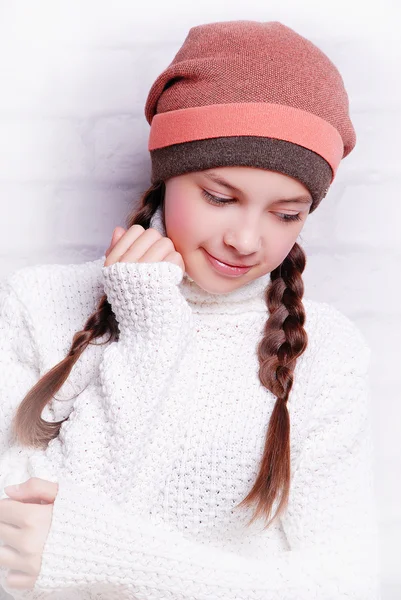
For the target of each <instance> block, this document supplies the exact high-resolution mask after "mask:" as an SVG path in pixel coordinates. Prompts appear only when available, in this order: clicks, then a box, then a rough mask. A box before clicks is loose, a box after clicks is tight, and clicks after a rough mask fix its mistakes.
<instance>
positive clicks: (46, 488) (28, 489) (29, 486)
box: [4, 477, 58, 504]
mask: <svg viewBox="0 0 401 600" xmlns="http://www.w3.org/2000/svg"><path fill="white" fill-rule="evenodd" d="M4 491H5V492H6V494H7V496H9V497H10V498H13V499H15V500H20V501H21V502H37V503H41V504H46V503H47V502H54V500H55V499H56V496H57V492H58V483H54V482H53V481H47V480H46V479H40V478H39V477H31V478H30V479H28V480H27V481H24V482H23V483H19V484H18V485H9V486H7V487H5V488H4ZM41 500H42V501H43V502H40V501H41Z"/></svg>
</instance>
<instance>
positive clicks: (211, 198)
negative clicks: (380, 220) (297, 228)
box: [202, 190, 302, 223]
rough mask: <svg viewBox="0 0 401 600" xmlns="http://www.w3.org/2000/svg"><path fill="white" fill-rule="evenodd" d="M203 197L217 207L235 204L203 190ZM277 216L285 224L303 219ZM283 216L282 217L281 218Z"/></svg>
mask: <svg viewBox="0 0 401 600" xmlns="http://www.w3.org/2000/svg"><path fill="white" fill-rule="evenodd" d="M202 195H203V196H204V197H205V198H206V200H207V201H208V202H210V204H215V205H220V206H221V205H222V204H231V203H232V202H234V200H223V199H222V198H219V197H218V196H213V195H212V194H209V192H207V191H206V190H202ZM275 214H276V215H278V218H279V219H280V221H283V222H284V223H290V222H292V221H301V220H302V219H300V217H299V213H298V214H297V215H287V214H285V213H275ZM280 215H282V216H280Z"/></svg>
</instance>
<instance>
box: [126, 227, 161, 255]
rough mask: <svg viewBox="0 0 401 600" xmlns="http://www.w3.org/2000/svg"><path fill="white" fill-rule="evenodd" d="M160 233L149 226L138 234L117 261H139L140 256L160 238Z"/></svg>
mask: <svg viewBox="0 0 401 600" xmlns="http://www.w3.org/2000/svg"><path fill="white" fill-rule="evenodd" d="M162 237H163V236H162V235H161V233H160V232H159V231H157V230H156V229H153V228H152V227H150V228H149V229H146V230H145V231H144V232H143V233H142V235H141V236H139V237H138V238H137V239H136V240H135V241H134V242H133V244H131V246H130V247H129V248H128V249H127V250H126V252H125V253H124V254H123V255H122V256H121V257H120V259H119V261H120V262H122V263H124V262H140V260H141V258H142V256H143V255H144V254H145V252H146V251H147V250H149V248H150V247H151V246H153V244H154V243H155V242H157V241H158V240H160V239H162Z"/></svg>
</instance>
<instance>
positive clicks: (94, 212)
mask: <svg viewBox="0 0 401 600" xmlns="http://www.w3.org/2000/svg"><path fill="white" fill-rule="evenodd" d="M396 4H397V1H396V0H394V2H391V0H387V2H385V1H381V2H380V3H379V2H377V3H376V2H370V3H369V2H366V1H364V2H362V1H361V0H349V1H347V2H344V1H338V0H336V2H330V1H329V0H327V1H325V2H322V1H321V0H319V1H316V2H312V1H310V0H309V1H308V0H302V1H299V0H298V1H296V0H293V1H289V0H280V2H267V1H265V0H263V1H262V0H259V1H257V2H256V1H254V0H246V1H245V2H238V1H236V0H230V1H229V2H228V1H227V2H224V1H222V0H220V1H218V0H217V1H216V0H213V1H211V0H204V1H203V2H201V3H197V2H195V3H193V2H191V1H190V0H186V1H181V0H180V1H179V2H178V1H177V0H170V1H169V2H166V1H165V0H164V1H161V0H152V1H151V2H142V1H141V2H136V1H135V0H126V1H123V0H114V1H113V2H106V1H101V0H98V1H97V2H92V1H88V0H86V1H85V0H81V1H78V0H72V1H71V0H70V1H67V0H63V1H57V0H52V1H49V2H45V1H43V0H36V1H25V2H18V0H14V1H13V0H10V1H7V0H0V50H1V52H0V75H1V77H0V86H1V91H0V211H1V213H0V214H1V218H0V278H1V277H4V276H6V275H7V274H8V273H10V272H11V271H14V270H16V269H17V268H19V267H22V266H25V265H33V264H38V263H79V262H83V261H87V260H94V259H95V258H99V257H100V256H101V255H102V254H103V253H104V251H105V249H106V248H107V246H108V245H109V241H110V237H111V233H112V231H113V229H114V227H115V226H116V225H123V226H125V225H126V223H125V218H126V216H127V214H128V212H130V211H131V209H132V206H134V205H135V203H136V201H137V200H138V199H139V196H140V194H141V193H142V192H143V191H144V190H145V189H146V188H147V187H148V185H149V182H150V180H149V176H150V159H149V153H148V151H147V139H148V133H149V125H148V123H147V122H146V120H145V117H144V112H143V110H144V104H145V101H146V96H147V93H148V91H149V88H150V86H151V84H152V83H153V81H154V79H155V78H156V77H157V76H158V75H159V73H161V71H162V70H164V69H165V68H166V67H167V65H168V64H169V63H170V62H171V60H172V59H173V57H174V55H175V53H176V52H177V50H178V49H179V47H180V46H181V44H182V42H183V40H184V38H185V36H186V34H187V32H188V29H189V28H190V27H192V26H194V25H198V24H201V23H208V22H213V21H220V20H235V19H252V20H259V21H271V20H275V21H276V20H277V21H281V22H282V23H284V24H286V25H288V26H289V27H292V28H293V29H295V30H296V31H297V32H298V33H300V34H301V35H303V36H305V37H307V38H308V39H310V40H311V41H312V42H314V43H315V44H316V45H318V46H319V47H320V48H321V49H322V50H323V51H324V52H325V53H326V54H327V55H328V56H329V58H330V59H331V60H332V61H333V62H334V63H335V64H336V65H337V67H338V69H339V70H340V73H341V74H342V76H343V79H344V82H345V86H346V89H347V91H348V95H349V99H350V112H351V119H352V121H353V124H354V127H355V129H356V133H357V145H356V147H355V149H354V150H353V152H352V153H351V154H350V155H349V156H348V157H347V158H346V159H344V160H343V162H342V163H341V165H340V168H339V171H338V174H337V177H336V179H335V182H334V183H333V185H332V187H331V188H330V191H329V193H328V195H327V196H326V198H325V199H324V200H323V202H322V204H321V205H320V206H319V208H318V210H317V211H316V212H315V213H313V215H311V216H310V218H309V220H308V221H307V223H306V225H305V227H304V229H303V232H302V234H301V238H300V241H301V243H302V245H303V247H304V248H305V250H306V252H307V256H308V264H307V267H306V271H305V273H304V281H305V295H308V296H309V297H312V298H314V299H316V300H323V301H326V302H329V303H331V304H333V305H335V306H336V307H337V308H339V309H340V310H341V311H343V312H344V313H345V314H347V315H348V316H349V317H351V318H352V319H353V320H354V321H355V322H356V323H357V325H359V327H360V328H361V329H362V331H363V332H364V333H365V335H366V337H367V339H368V342H369V343H370V345H371V347H372V350H373V356H372V366H371V380H372V415H373V420H374V423H373V426H374V433H375V443H376V459H375V474H376V482H377V503H378V512H379V518H380V532H381V556H382V593H383V599H384V600H395V599H399V598H401V564H400V562H401V561H400V559H399V556H400V549H399V540H400V539H401V501H400V496H401V484H400V474H401V443H400V437H401V436H400V433H401V431H400V430H401V426H400V424H401V393H400V384H401V381H400V380H401V368H400V350H399V348H400V339H401V310H400V292H401V285H400V276H401V234H400V223H401V198H400V192H399V189H400V184H401V181H400V175H401V171H400V162H401V161H400V158H401V152H400V144H401V141H400V140H401V126H400V122H401V119H400V108H401V93H400V92H401V85H400V73H401V58H400V55H401V45H400V41H399V40H400V36H399V31H398V27H399V26H400V23H401V20H400V9H399V8H398V7H396ZM322 600H323V599H322Z"/></svg>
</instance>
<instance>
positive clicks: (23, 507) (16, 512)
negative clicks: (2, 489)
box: [0, 498, 47, 528]
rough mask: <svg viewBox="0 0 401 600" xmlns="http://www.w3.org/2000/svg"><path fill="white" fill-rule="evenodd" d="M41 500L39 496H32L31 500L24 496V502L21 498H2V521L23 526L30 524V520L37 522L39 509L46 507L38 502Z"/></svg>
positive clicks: (0, 515) (0, 503) (0, 511)
mask: <svg viewBox="0 0 401 600" xmlns="http://www.w3.org/2000/svg"><path fill="white" fill-rule="evenodd" d="M39 501H40V499H39V498H37V499H32V498H30V502H28V501H27V498H24V502H21V501H20V500H8V499H6V500H0V522H1V523H5V524H6V525H16V526H17V527H21V528H22V527H26V526H28V525H29V523H30V522H35V520H37V519H38V518H39V515H40V512H39V511H40V510H41V509H42V508H45V507H42V506H40V505H39V504H38V502H39ZM46 508H47V507H46ZM27 515H29V516H27Z"/></svg>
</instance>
